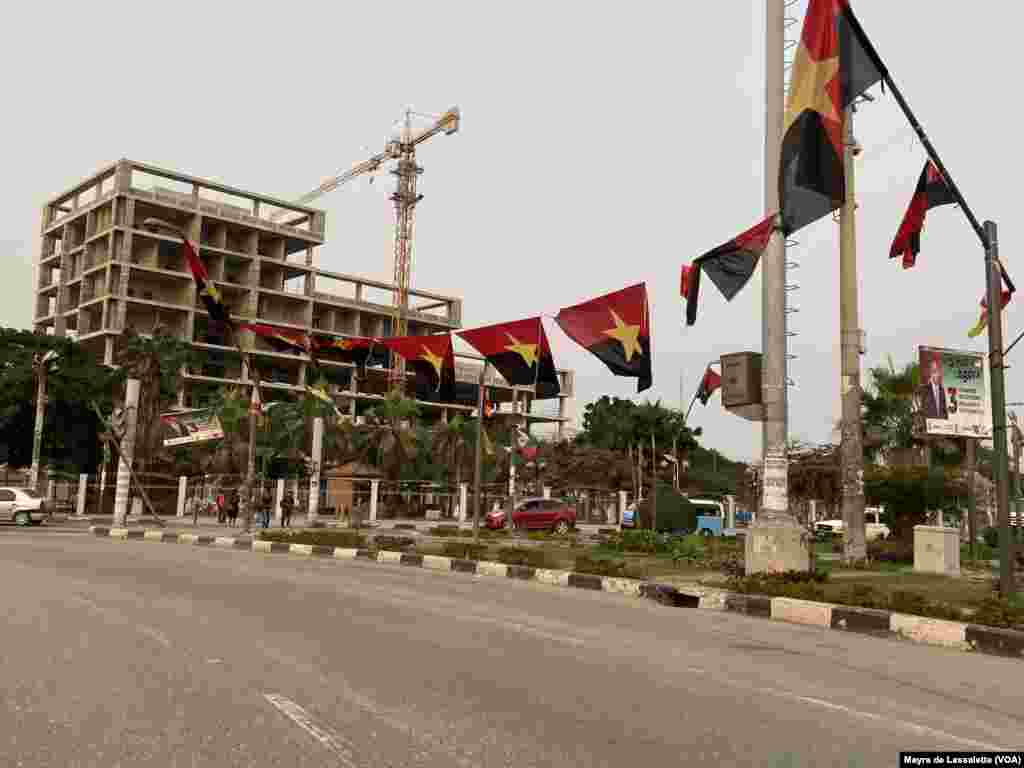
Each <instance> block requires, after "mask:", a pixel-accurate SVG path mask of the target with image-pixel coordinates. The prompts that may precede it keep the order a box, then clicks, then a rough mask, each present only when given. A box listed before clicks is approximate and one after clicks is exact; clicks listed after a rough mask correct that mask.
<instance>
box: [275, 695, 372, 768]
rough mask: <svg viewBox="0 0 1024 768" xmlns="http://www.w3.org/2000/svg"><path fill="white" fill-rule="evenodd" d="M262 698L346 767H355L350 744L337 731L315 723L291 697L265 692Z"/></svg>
mask: <svg viewBox="0 0 1024 768" xmlns="http://www.w3.org/2000/svg"><path fill="white" fill-rule="evenodd" d="M263 698H265V699H266V700H267V701H269V702H270V703H271V704H273V705H274V707H275V708H276V709H277V710H278V711H279V712H280V713H281V714H282V715H284V716H285V717H287V718H288V719H289V720H291V721H292V722H293V723H295V724H296V725H297V726H299V728H301V729H302V730H304V731H305V732H306V733H308V734H309V735H310V736H312V737H313V738H314V739H316V740H317V741H318V742H320V744H321V745H322V746H323V747H324V748H326V749H329V750H330V751H331V752H333V753H334V754H335V755H337V756H338V758H339V759H340V760H341V763H342V764H343V765H345V766H347V767H348V768H356V764H355V762H354V757H353V754H352V745H351V744H350V743H349V742H348V741H347V740H346V739H345V738H344V737H343V736H342V735H341V734H339V733H337V732H336V731H334V730H332V729H331V728H330V727H329V726H327V725H324V724H323V723H317V722H316V720H314V719H313V716H312V715H311V714H309V713H308V712H307V711H306V710H304V709H303V708H302V707H300V706H299V705H298V704H296V703H295V702H294V701H292V700H291V699H287V698H285V697H284V696H281V695H279V694H276V693H265V694H263Z"/></svg>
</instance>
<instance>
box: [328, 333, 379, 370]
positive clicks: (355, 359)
mask: <svg viewBox="0 0 1024 768" xmlns="http://www.w3.org/2000/svg"><path fill="white" fill-rule="evenodd" d="M375 344H377V342H376V341H375V340H374V339H368V338H364V337H362V336H348V337H341V336H324V335H317V336H313V361H314V362H316V361H317V359H318V358H324V359H326V360H333V361H335V362H340V363H349V364H351V365H354V366H356V367H357V368H365V367H366V365H367V363H368V362H369V361H370V359H371V357H372V356H373V348H374V345H375ZM378 346H379V345H378Z"/></svg>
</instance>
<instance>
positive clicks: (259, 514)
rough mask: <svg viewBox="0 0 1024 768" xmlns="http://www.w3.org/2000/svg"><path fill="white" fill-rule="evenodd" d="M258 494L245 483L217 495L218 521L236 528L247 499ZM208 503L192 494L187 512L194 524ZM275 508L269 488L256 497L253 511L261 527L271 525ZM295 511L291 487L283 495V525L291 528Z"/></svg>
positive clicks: (197, 521) (196, 523)
mask: <svg viewBox="0 0 1024 768" xmlns="http://www.w3.org/2000/svg"><path fill="white" fill-rule="evenodd" d="M255 496H256V494H252V495H250V493H249V489H248V488H247V487H246V485H245V483H243V484H242V485H240V486H239V487H238V488H235V489H233V490H231V491H229V492H228V493H227V494H226V495H225V494H223V493H221V494H218V495H217V498H216V500H215V502H214V504H213V506H214V507H215V508H216V511H217V523H218V524H219V525H227V526H228V527H229V528H234V527H235V525H236V524H237V522H238V516H239V513H240V512H244V508H243V505H244V504H245V503H246V500H247V499H249V498H251V497H255ZM205 507H208V504H206V503H204V502H203V500H202V499H201V498H200V497H199V494H198V493H197V494H196V495H194V496H192V497H191V498H189V500H188V501H187V502H186V511H185V514H186V515H188V516H191V517H192V524H193V525H198V524H199V515H200V513H201V512H202V511H203V509H204V508H205ZM273 508H274V497H273V495H272V494H271V493H270V491H269V490H265V491H264V492H263V494H262V495H261V496H258V498H255V507H254V509H253V512H254V513H255V516H254V517H255V522H256V524H257V525H259V526H260V527H261V528H269V527H270V519H271V516H272V514H273ZM294 511H295V495H294V494H293V493H292V491H291V489H290V488H288V489H285V492H284V496H282V497H281V527H282V528H290V527H291V524H292V513H293V512H294Z"/></svg>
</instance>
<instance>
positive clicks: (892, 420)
mask: <svg viewBox="0 0 1024 768" xmlns="http://www.w3.org/2000/svg"><path fill="white" fill-rule="evenodd" d="M920 378H921V377H920V370H919V366H918V364H917V363H909V364H907V365H905V366H904V367H903V368H902V369H900V370H897V369H896V366H895V365H894V364H893V361H892V358H891V357H890V358H889V366H888V367H885V366H878V367H877V368H873V369H872V370H871V379H872V388H871V390H868V391H865V392H864V395H863V401H862V402H863V409H864V411H863V417H862V420H863V423H864V427H865V429H866V430H869V431H871V432H874V433H875V435H876V439H875V440H873V441H871V443H872V444H870V445H869V446H867V447H866V448H865V451H866V452H867V453H868V458H869V459H871V460H872V461H874V460H877V459H878V458H879V456H880V455H885V454H887V453H891V452H892V451H897V450H905V449H908V448H913V447H914V446H915V445H916V442H915V439H914V434H915V431H916V428H917V427H919V426H920V425H918V424H915V420H916V419H918V418H919V417H918V415H917V405H916V403H915V399H914V396H915V393H916V392H917V388H918V386H919V384H920Z"/></svg>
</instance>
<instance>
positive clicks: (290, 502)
mask: <svg viewBox="0 0 1024 768" xmlns="http://www.w3.org/2000/svg"><path fill="white" fill-rule="evenodd" d="M294 509H295V497H294V496H293V495H292V490H291V488H288V489H286V490H285V492H284V496H282V497H281V527H282V528H291V527H292V511H293V510H294Z"/></svg>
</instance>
